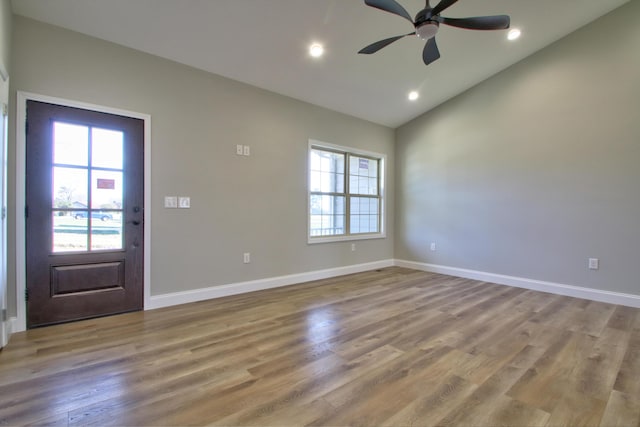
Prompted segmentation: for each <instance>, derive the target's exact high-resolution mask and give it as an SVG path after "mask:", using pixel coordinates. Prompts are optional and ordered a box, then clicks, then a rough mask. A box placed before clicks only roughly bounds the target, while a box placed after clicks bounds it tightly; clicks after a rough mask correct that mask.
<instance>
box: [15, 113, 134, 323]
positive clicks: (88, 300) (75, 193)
mask: <svg viewBox="0 0 640 427" xmlns="http://www.w3.org/2000/svg"><path fill="white" fill-rule="evenodd" d="M26 145H27V148H26V164H27V167H26V171H27V177H26V201H27V211H26V213H25V215H26V236H27V246H26V250H27V326H28V327H29V328H32V327H36V326H43V325H48V324H53V323H60V322H67V321H71V320H78V319H84V318H90V317H97V316H104V315H109V314H115V313H123V312H127V311H134V310H140V309H142V304H143V277H142V275H143V257H144V255H143V254H144V247H143V242H144V239H143V230H144V227H143V224H142V221H143V211H144V206H143V201H144V181H143V180H144V160H143V159H144V153H143V150H144V122H143V121H142V120H140V119H135V118H130V117H124V116H118V115H114V114H107V113H101V112H96V111H90V110H83V109H78V108H72V107H65V106H60V105H53V104H48V103H43V102H38V101H28V102H27V144H26Z"/></svg>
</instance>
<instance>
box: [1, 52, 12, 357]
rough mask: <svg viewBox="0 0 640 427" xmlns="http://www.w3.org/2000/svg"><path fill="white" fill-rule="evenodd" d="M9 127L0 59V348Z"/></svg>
mask: <svg viewBox="0 0 640 427" xmlns="http://www.w3.org/2000/svg"><path fill="white" fill-rule="evenodd" d="M8 127H9V75H8V74H7V72H6V69H5V68H4V64H3V63H2V61H0V312H2V317H0V348H2V347H4V346H5V345H6V344H7V341H8V340H9V334H10V332H9V322H8V320H5V316H6V312H7V306H8V304H7V284H8V280H7V267H8V266H7V262H8V257H7V254H8V250H7V249H8V245H7V235H8V234H7V232H8V229H7V215H8V204H7V190H8V187H7V180H8V145H9V139H8V135H9V134H8V129H7V128H8Z"/></svg>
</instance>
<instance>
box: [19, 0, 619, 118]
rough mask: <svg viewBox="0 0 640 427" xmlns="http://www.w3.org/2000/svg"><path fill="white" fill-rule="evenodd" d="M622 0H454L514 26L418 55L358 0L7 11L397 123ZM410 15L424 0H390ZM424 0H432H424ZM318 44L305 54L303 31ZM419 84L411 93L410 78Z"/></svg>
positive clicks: (122, 3)
mask: <svg viewBox="0 0 640 427" xmlns="http://www.w3.org/2000/svg"><path fill="white" fill-rule="evenodd" d="M627 1H628V0H536V1H531V0H460V1H459V2H458V3H456V4H454V5H453V6H451V7H450V8H449V9H447V10H446V11H444V12H443V13H442V15H443V16H447V17H454V18H457V17H466V16H478V15H498V14H506V15H510V16H511V26H512V27H518V28H520V29H521V30H522V32H523V35H522V37H521V38H520V39H519V40H518V41H516V42H509V41H507V40H506V31H470V30H463V29H458V28H453V27H447V26H444V25H443V26H441V28H440V31H439V33H438V35H437V36H436V40H437V42H438V46H439V48H440V53H441V55H442V56H441V58H440V59H439V60H438V61H436V62H434V63H433V64H431V65H429V66H428V67H427V66H425V65H424V64H423V63H422V47H423V44H424V42H422V41H421V40H419V39H418V38H416V37H407V38H405V39H402V40H399V41H398V42H396V43H394V44H392V45H390V46H387V47H386V48H384V49H382V50H381V51H379V52H378V53H376V54H374V55H358V54H357V52H358V50H360V49H361V48H362V47H364V46H366V45H368V44H370V43H372V42H374V41H377V40H380V39H383V38H387V37H391V36H395V35H399V34H406V33H408V32H411V31H413V27H412V26H411V24H410V23H409V22H407V21H406V20H404V19H402V18H400V17H398V16H395V15H392V14H389V13H387V12H383V11H381V10H378V9H374V8H371V7H368V6H366V5H365V4H364V1H363V0H13V3H12V5H13V11H14V13H15V14H18V15H23V16H27V17H30V18H33V19H36V20H39V21H44V22H48V23H51V24H54V25H57V26H60V27H64V28H68V29H71V30H74V31H78V32H81V33H84V34H88V35H91V36H94V37H98V38H101V39H105V40H108V41H111V42H114V43H118V44H121V45H124V46H128V47H131V48H134V49H138V50H141V51H144V52H148V53H151V54H154V55H158V56H161V57H164V58H168V59H171V60H174V61H177V62H181V63H184V64H188V65H191V66H193V67H196V68H200V69H202V70H206V71H210V72H212V73H215V74H219V75H222V76H225V77H229V78H231V79H234V80H239V81H241V82H245V83H248V84H251V85H254V86H258V87H261V88H264V89H267V90H270V91H273V92H277V93H280V94H283V95H287V96H290V97H292V98H296V99H300V100H303V101H307V102H310V103H312V104H316V105H320V106H323V107H326V108H329V109H332V110H335V111H339V112H342V113H346V114H350V115H352V116H356V117H360V118H363V119H366V120H369V121H372V122H375V123H379V124H382V125H386V126H390V127H397V126H399V125H401V124H403V123H406V122H407V121H409V120H411V119H412V118H414V117H417V116H419V115H420V114H422V113H424V112H425V111H428V110H430V109H431V108H433V107H435V106H437V105H438V104H440V103H442V102H444V101H446V100H447V99H449V98H451V97H453V96H455V95H457V94H459V93H461V92H463V91H464V90H466V89H468V88H469V87H471V86H473V85H475V84H477V83H479V82H481V81H482V80H484V79H486V78H488V77H489V76H491V75H493V74H495V73H497V72H499V71H500V70H502V69H504V68H506V67H508V66H509V65H511V64H513V63H515V62H517V61H519V60H521V59H522V58H524V57H526V56H528V55H530V54H532V53H533V52H535V51H537V50H539V49H541V48H543V47H545V46H547V45H548V44H550V43H552V42H554V41H555V40H558V39H559V38H561V37H563V36H564V35H566V34H569V33H570V32H572V31H574V30H576V29H577V28H579V27H581V26H583V25H585V24H587V23H589V22H591V21H593V20H595V19H597V18H598V17H600V16H602V15H603V14H605V13H607V12H609V11H611V10H613V9H615V8H616V7H619V6H621V5H622V4H624V3H626V2H627ZM398 2H399V3H401V4H402V5H403V6H404V7H405V8H406V9H407V10H408V11H409V13H410V14H411V15H415V14H416V13H417V12H418V11H419V10H420V9H422V8H423V7H424V0H398ZM432 3H433V4H432V6H433V5H435V4H437V1H432ZM314 41H317V42H321V43H323V44H324V45H325V50H326V54H325V56H324V57H322V58H321V59H319V60H318V59H313V58H311V57H309V55H308V54H307V48H308V45H309V44H310V43H311V42H314ZM415 89H417V90H419V91H420V93H421V96H420V98H419V100H418V101H416V102H409V101H408V100H407V94H408V92H409V91H410V90H415Z"/></svg>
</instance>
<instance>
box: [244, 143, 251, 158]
mask: <svg viewBox="0 0 640 427" xmlns="http://www.w3.org/2000/svg"><path fill="white" fill-rule="evenodd" d="M243 151H244V153H243V154H244V155H245V156H250V155H251V147H249V146H248V145H245V146H244V149H243Z"/></svg>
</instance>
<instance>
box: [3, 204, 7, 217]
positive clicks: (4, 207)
mask: <svg viewBox="0 0 640 427" xmlns="http://www.w3.org/2000/svg"><path fill="white" fill-rule="evenodd" d="M6 217H7V207H6V206H3V207H2V219H5V218H6Z"/></svg>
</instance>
